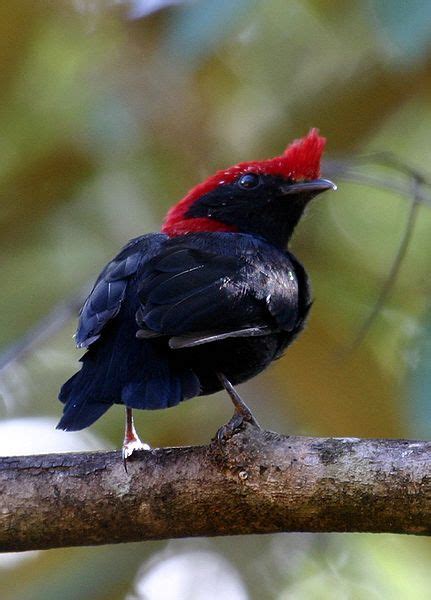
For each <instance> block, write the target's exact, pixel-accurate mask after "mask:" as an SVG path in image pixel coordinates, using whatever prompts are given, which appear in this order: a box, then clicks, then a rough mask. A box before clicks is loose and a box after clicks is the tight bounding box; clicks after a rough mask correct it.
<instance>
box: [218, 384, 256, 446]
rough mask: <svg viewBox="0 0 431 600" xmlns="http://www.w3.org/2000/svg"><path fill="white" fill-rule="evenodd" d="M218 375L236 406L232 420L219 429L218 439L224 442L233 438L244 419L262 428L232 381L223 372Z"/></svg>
mask: <svg viewBox="0 0 431 600" xmlns="http://www.w3.org/2000/svg"><path fill="white" fill-rule="evenodd" d="M217 377H218V378H219V380H220V382H221V383H222V385H223V387H224V389H225V390H226V391H227V393H228V394H229V396H230V399H231V400H232V402H233V405H234V407H235V412H234V413H233V416H232V418H231V419H230V421H229V422H228V423H226V425H223V427H220V429H219V430H218V431H217V434H216V437H217V440H218V441H219V442H222V441H224V440H227V439H229V438H231V437H232V435H233V434H234V433H235V430H236V429H239V428H240V427H241V426H242V424H243V423H244V421H246V422H247V423H250V425H253V426H254V427H258V428H259V429H260V425H259V423H258V422H257V421H256V419H255V418H254V416H253V413H252V412H251V410H250V409H249V408H248V406H247V405H246V403H245V402H244V401H243V400H242V399H241V396H240V395H239V394H238V392H237V391H236V389H235V388H234V387H233V385H232V384H231V382H230V381H229V380H228V379H227V378H226V377H225V376H224V375H223V373H217Z"/></svg>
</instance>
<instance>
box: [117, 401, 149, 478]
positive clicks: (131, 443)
mask: <svg viewBox="0 0 431 600" xmlns="http://www.w3.org/2000/svg"><path fill="white" fill-rule="evenodd" d="M136 450H150V446H149V445H148V444H144V443H143V442H141V440H140V439H139V436H138V434H137V433H136V429H135V425H134V423H133V413H132V409H131V408H128V407H127V406H126V427H125V430H124V442H123V463H124V468H125V469H126V471H127V459H128V458H129V456H131V455H132V454H133V452H135V451H136Z"/></svg>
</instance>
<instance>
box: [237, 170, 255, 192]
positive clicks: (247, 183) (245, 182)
mask: <svg viewBox="0 0 431 600" xmlns="http://www.w3.org/2000/svg"><path fill="white" fill-rule="evenodd" d="M259 183H260V177H259V175H256V173H246V174H245V175H243V176H242V177H240V178H239V180H238V185H239V187H240V188H243V189H244V190H251V189H253V188H255V187H257V186H258V185H259Z"/></svg>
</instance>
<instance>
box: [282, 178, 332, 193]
mask: <svg viewBox="0 0 431 600" xmlns="http://www.w3.org/2000/svg"><path fill="white" fill-rule="evenodd" d="M336 189H337V186H336V185H335V183H333V182H332V181H330V180H329V179H313V180H312V181H302V182H300V183H291V184H290V185H286V186H283V188H282V190H283V194H285V195H286V196H287V195H288V194H289V195H290V194H302V193H305V194H312V195H313V196H315V195H316V194H321V193H322V192H326V190H334V191H335V190H336Z"/></svg>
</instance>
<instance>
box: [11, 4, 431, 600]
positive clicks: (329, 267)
mask: <svg viewBox="0 0 431 600" xmlns="http://www.w3.org/2000/svg"><path fill="white" fill-rule="evenodd" d="M0 82H1V85H0V157H1V161H0V197H1V201H0V257H1V258H0V269H1V281H2V282H3V285H2V293H1V297H0V319H1V326H0V347H2V348H3V350H5V349H7V348H8V347H9V346H10V344H12V343H14V342H15V341H16V340H18V339H20V337H21V336H23V335H24V334H25V333H26V332H27V331H28V330H29V328H31V327H32V326H34V325H35V324H36V323H37V322H38V321H39V320H40V319H41V318H43V317H44V316H46V315H47V314H48V313H49V312H50V311H51V310H53V309H54V308H55V307H56V306H57V305H58V304H59V303H61V302H62V301H64V300H68V299H70V298H73V297H74V296H75V295H76V294H79V292H80V290H81V289H82V287H83V286H85V285H86V284H87V283H88V282H89V281H90V280H91V278H94V277H95V276H96V275H97V273H98V271H99V270H100V268H101V267H102V266H103V265H104V264H105V262H106V261H107V260H108V259H110V258H111V257H112V255H113V254H114V253H116V252H117V250H118V249H119V247H120V246H121V245H123V244H124V243H125V242H126V241H127V240H128V239H129V238H131V237H133V236H136V235H138V234H141V233H144V232H149V231H153V230H157V229H158V228H159V226H160V221H161V219H162V217H163V214H164V213H165V211H166V209H167V208H168V207H169V206H170V205H171V204H172V203H174V202H176V201H177V200H178V199H180V198H181V197H182V196H183V195H184V194H185V192H186V191H187V190H188V189H189V188H190V187H191V186H193V185H194V184H196V183H197V182H199V181H200V180H202V179H203V178H205V177H206V176H207V175H209V174H211V173H212V172H213V171H214V170H215V169H218V168H221V167H224V166H228V165H230V164H231V163H234V162H238V161H242V160H248V159H256V158H267V157H268V156H271V155H275V154H278V153H280V152H281V151H282V150H283V149H284V147H285V146H286V144H287V143H288V142H289V141H290V140H291V139H293V138H294V137H298V136H301V135H303V134H305V133H306V132H307V131H308V129H309V128H310V127H311V126H316V127H319V128H320V130H321V132H322V134H324V135H325V136H326V137H327V138H328V146H327V155H328V156H329V157H338V158H341V159H347V158H349V157H350V156H352V155H354V154H361V153H362V154H363V153H369V152H371V151H376V150H378V151H381V150H390V151H392V152H394V153H395V154H396V155H397V156H398V157H399V158H400V159H402V160H404V161H406V162H407V163H409V164H411V165H415V166H416V167H417V168H418V169H420V170H422V171H424V172H427V171H428V172H431V169H429V163H430V159H431V141H430V131H431V101H430V100H431V3H429V2H428V1H426V0H413V1H411V2H408V3H407V2H405V1H402V0H392V1H390V2H389V1H387V0H374V1H373V0H369V1H363V2H354V1H353V0H343V1H341V0H308V1H291V0H286V1H283V0H267V1H265V2H257V1H255V0H236V1H235V0H231V1H227V0H218V1H214V0H213V1H212V2H210V1H209V0H196V1H194V2H193V1H190V2H184V3H182V2H180V1H178V0H177V2H167V1H166V0H165V1H161V0H158V1H157V0H151V1H150V0H136V1H135V2H130V3H126V2H121V1H119V0H110V1H108V0H106V1H103V0H75V1H73V0H70V1H66V0H63V1H60V0H57V2H48V1H42V0H40V1H39V2H34V1H30V0H20V1H19V2H13V1H12V0H3V2H2V3H1V4H0ZM362 171H363V172H364V168H363V169H362ZM365 172H366V168H365ZM324 174H326V175H328V172H326V173H324ZM384 176H385V178H386V179H390V178H391V177H392V175H391V173H385V175H384ZM338 183H339V191H338V192H337V193H336V194H326V195H325V196H324V197H322V200H319V201H318V202H316V203H315V204H314V205H313V206H312V207H311V210H310V211H309V213H308V216H307V217H306V218H305V219H304V220H303V221H302V222H301V225H300V226H299V227H298V230H297V233H296V236H295V239H294V243H293V248H294V251H295V253H296V254H297V255H298V257H299V258H300V259H301V260H302V261H303V262H304V263H305V265H306V267H307V269H308V271H309V273H310V275H311V278H312V282H313V287H314V295H315V304H314V306H313V309H312V316H311V319H310V321H309V325H308V327H307V329H306V331H305V333H304V334H303V335H302V336H301V338H300V339H299V340H298V341H297V342H296V343H295V344H294V346H293V347H292V348H290V349H289V350H288V352H287V355H286V356H285V357H284V358H283V359H282V360H280V361H278V362H277V364H275V365H274V366H273V367H272V368H270V369H269V370H268V371H267V372H266V373H265V374H264V375H262V376H260V377H259V378H257V379H256V380H254V381H253V382H252V383H251V384H250V383H249V384H246V385H244V386H242V393H243V395H244V397H245V398H246V399H247V401H248V402H249V404H250V405H251V406H252V407H253V409H254V412H255V414H256V416H257V418H258V419H259V421H260V422H261V423H262V424H263V425H264V426H265V427H267V428H273V429H277V430H279V431H281V432H285V433H287V432H289V433H300V434H311V435H334V436H369V437H371V436H375V437H380V436H381V437H383V436H388V437H412V438H421V437H422V438H427V437H428V438H429V437H430V435H431V409H430V403H429V402H428V397H429V395H430V393H431V374H430V370H429V364H430V360H431V302H430V299H429V298H430V291H431V289H430V288H431V283H430V266H431V258H430V257H431V211H430V208H429V206H426V205H425V206H422V207H421V208H420V213H419V217H418V223H417V227H416V230H415V233H414V237H413V240H412V243H411V244H410V246H409V250H408V253H407V257H406V259H405V261H404V263H403V266H402V269H401V273H400V276H399V277H398V279H397V282H396V285H395V289H394V290H393V293H392V294H391V296H390V299H389V300H388V302H387V303H386V305H385V307H384V309H383V310H382V311H381V312H380V314H379V317H378V319H377V322H376V323H375V325H374V327H373V328H372V330H371V331H370V332H369V334H368V336H367V338H366V339H365V341H364V343H363V344H362V345H361V346H360V347H359V348H358V349H357V351H356V352H354V353H353V354H349V355H348V356H345V355H343V350H344V349H345V348H346V347H347V346H349V343H351V342H352V340H353V339H354V337H355V334H356V332H357V330H358V328H359V327H360V325H361V323H362V322H363V320H364V319H365V318H366V316H367V315H368V313H369V311H370V309H371V307H372V305H373V302H374V301H375V299H376V297H377V295H378V293H379V289H380V288H381V286H382V283H383V281H384V279H385V277H386V276H387V274H388V271H389V269H390V265H391V262H392V260H393V257H394V255H395V253H396V249H397V246H398V244H399V241H400V239H401V237H402V235H403V231H404V228H405V224H406V220H407V215H408V210H409V200H408V198H403V197H401V196H399V195H396V194H394V193H392V192H389V191H385V190H379V189H375V188H370V187H364V186H359V185H356V184H352V183H348V182H343V181H341V180H340V181H338ZM75 323H76V319H75V318H70V319H67V321H66V323H65V324H64V326H62V327H61V329H60V330H59V331H57V332H56V333H55V335H52V336H50V337H49V339H47V340H46V341H45V342H44V343H40V344H38V345H37V347H36V348H34V350H33V351H32V352H31V353H28V354H27V355H26V356H25V358H24V359H23V360H21V361H19V362H15V363H13V364H12V365H10V366H9V367H8V368H6V369H4V370H3V372H2V374H1V379H0V388H1V392H2V399H0V416H1V417H2V421H1V422H0V451H1V454H14V453H19V452H27V453H31V452H49V451H63V450H71V449H85V448H103V447H110V448H112V447H118V446H119V445H120V443H121V439H122V427H123V414H122V410H121V409H120V407H114V408H112V409H111V410H110V411H109V412H108V413H107V414H106V416H104V417H103V418H102V419H101V420H100V421H98V422H97V423H96V425H95V426H94V427H92V429H91V431H90V432H83V433H76V434H71V433H64V432H54V430H53V428H54V426H55V423H56V421H57V420H58V418H59V416H60V412H61V406H60V404H59V403H58V402H57V401H56V395H57V391H58V388H59V386H60V385H61V383H62V382H63V381H64V380H65V379H66V378H67V377H68V376H70V375H71V374H72V373H73V372H75V370H76V369H77V366H78V365H77V359H78V358H79V356H80V352H79V351H76V350H75V349H74V345H73V340H72V337H71V336H72V334H73V331H74V328H75ZM231 411H232V408H231V405H230V402H229V400H228V399H227V397H226V396H225V395H223V394H219V395H216V396H213V397H209V398H202V399H195V400H191V401H190V402H186V403H184V404H183V405H182V406H179V407H176V408H172V409H170V410H166V411H156V412H148V413H146V412H140V413H139V414H137V415H136V419H137V426H138V428H139V431H140V433H141V436H142V438H143V439H144V440H146V441H148V442H149V443H150V444H151V445H153V446H163V445H177V444H194V443H206V442H207V441H208V440H209V439H210V438H211V436H212V435H213V434H214V433H215V431H216V430H217V428H218V427H219V426H220V425H221V424H222V423H224V422H225V421H227V420H228V418H229V417H230V414H231ZM53 518H55V515H53ZM131 518H133V515H131ZM430 559H431V545H430V543H429V541H428V540H426V539H420V538H413V537H412V538H408V537H402V536H389V535H346V534H344V535H336V534H333V535H330V534H328V535H311V534H309V535H307V534H294V535H293V534H286V535H276V536H261V537H244V538H231V539H214V540H180V541H178V540H177V541H173V542H157V543H143V544H126V545H121V546H112V547H101V548H81V549H78V548H77V549H64V550H53V551H46V552H36V553H25V554H18V555H5V556H3V557H0V573H1V575H0V597H1V598H2V600H12V599H13V600H23V599H25V600H26V599H31V600H38V599H39V598H40V599H43V600H51V599H52V600H57V599H58V598H61V599H62V600H69V599H70V600H72V599H88V600H95V599H103V600H104V599H106V600H116V599H122V598H127V599H128V600H132V599H134V600H137V599H149V600H165V599H166V600H171V599H172V600H181V599H184V600H189V599H196V600H200V599H202V598H203V599H205V600H207V599H209V600H211V599H213V598H220V597H223V598H227V599H228V600H243V599H247V598H251V599H257V600H258V599H266V598H280V599H288V598H289V599H290V598H294V599H299V600H302V599H305V600H308V599H321V598H323V599H326V598H328V599H345V598H349V599H350V598H352V599H362V598H364V599H365V598H367V599H368V598H371V599H373V598H385V599H386V598H388V599H389V598H390V599H398V598H400V599H401V598H402V599H403V600H404V599H422V598H426V597H429V593H430V592H429V590H430V589H431V569H430V565H431V563H430Z"/></svg>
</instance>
